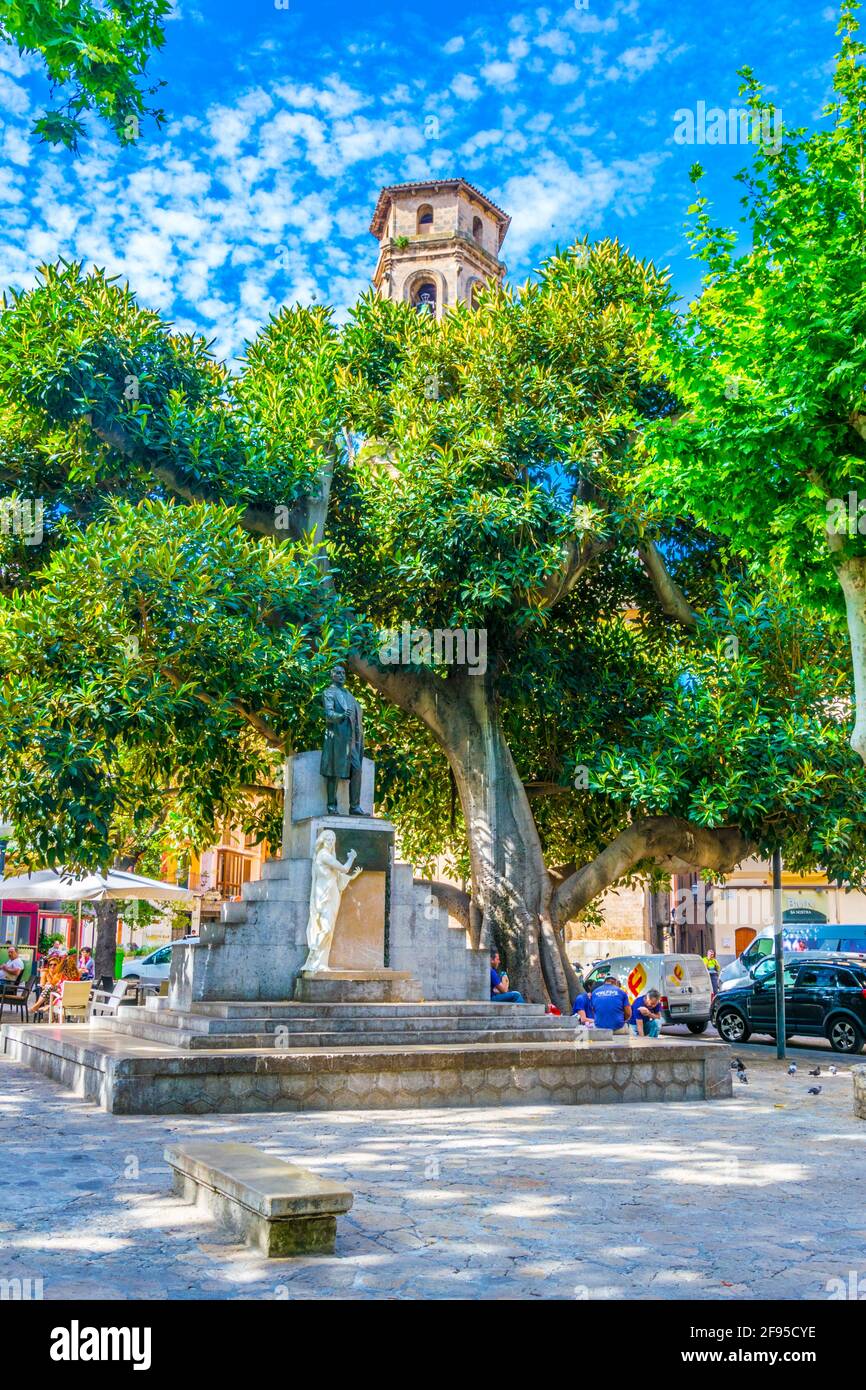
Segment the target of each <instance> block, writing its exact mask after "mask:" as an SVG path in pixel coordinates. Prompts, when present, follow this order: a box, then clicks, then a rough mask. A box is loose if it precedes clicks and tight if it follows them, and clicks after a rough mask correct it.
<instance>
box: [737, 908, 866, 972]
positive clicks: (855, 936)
mask: <svg viewBox="0 0 866 1390" xmlns="http://www.w3.org/2000/svg"><path fill="white" fill-rule="evenodd" d="M774 942H775V938H774V930H773V928H772V927H762V928H761V930H760V931H759V932H758V935H757V936H756V937H754V938H753V940H751V941H750V942H749V944H748V946H747V947H746V949H745V951H743V953H742V955H740V956H738V957H737V959H736V960H732V961H730V962H729V963H728V964H727V965H726V966H724V967H723V969H722V973H721V975H720V976H719V979H720V981H721V983H722V985H725V984H727V982H728V981H729V980H745V979H747V978H748V975H749V972H750V971H751V970H754V968H755V966H756V965H758V964H759V963H760V962H761V961H762V960H766V959H767V957H768V956H771V955H772V954H773V950H774ZM782 948H783V950H784V951H785V952H786V953H787V952H788V951H791V952H792V953H794V954H797V953H802V952H804V951H810V952H812V953H814V952H816V951H817V952H819V953H822V952H824V953H826V952H829V951H833V952H839V953H840V954H842V955H845V956H859V957H860V958H861V959H863V960H864V961H866V927H860V926H845V925H842V926H839V925H836V926H834V925H833V924H832V923H830V922H824V923H819V924H817V925H815V924H808V925H804V924H803V923H799V922H783V923H782Z"/></svg>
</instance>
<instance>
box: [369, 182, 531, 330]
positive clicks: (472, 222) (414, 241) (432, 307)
mask: <svg viewBox="0 0 866 1390" xmlns="http://www.w3.org/2000/svg"><path fill="white" fill-rule="evenodd" d="M510 222H511V218H510V217H508V216H506V214H505V213H504V212H503V211H502V209H501V208H498V207H497V206H496V204H495V203H492V202H491V201H490V199H489V198H487V197H485V195H484V194H483V193H481V192H479V190H478V189H477V188H473V186H472V184H471V183H467V182H466V181H465V179H445V180H442V181H431V182H429V183H396V184H392V185H391V186H390V187H389V188H383V189H382V192H381V193H380V194H379V200H378V202H377V203H376V211H375V212H374V213H373V221H372V222H371V224H370V231H371V232H372V234H373V236H374V237H376V239H377V240H378V242H379V260H378V262H377V265H376V270H375V273H374V275H373V285H374V287H375V289H376V292H377V294H380V295H382V297H383V298H384V299H394V300H401V301H403V302H405V303H407V304H412V305H414V306H415V308H417V309H418V310H419V312H427V313H432V314H435V315H436V317H437V318H441V317H442V315H443V314H444V313H445V312H447V310H448V309H452V308H453V307H454V305H455V304H469V305H471V304H473V303H474V299H475V296H476V295H477V293H478V291H479V290H480V289H481V288H482V287H483V286H485V285H488V284H491V283H493V284H497V285H498V284H500V283H501V281H502V277H503V275H504V274H505V265H504V264H503V262H502V261H501V260H500V259H499V250H500V247H501V246H502V242H503V241H504V239H505V234H506V232H507V231H508V227H509V224H510Z"/></svg>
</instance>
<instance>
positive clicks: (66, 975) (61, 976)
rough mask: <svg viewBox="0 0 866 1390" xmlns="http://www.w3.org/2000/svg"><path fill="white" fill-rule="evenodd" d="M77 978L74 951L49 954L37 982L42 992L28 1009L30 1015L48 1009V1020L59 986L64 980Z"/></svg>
mask: <svg viewBox="0 0 866 1390" xmlns="http://www.w3.org/2000/svg"><path fill="white" fill-rule="evenodd" d="M78 978H79V974H78V966H77V965H76V964H75V953H74V952H73V951H68V952H67V951H66V950H65V949H64V952H63V955H56V956H54V957H51V956H49V958H48V961H47V963H46V966H45V969H44V970H43V972H42V975H41V977H40V980H39V983H40V984H41V985H42V986H43V989H42V993H41V994H40V996H39V998H38V999H37V1000H36V1004H35V1005H34V1007H33V1008H32V1009H31V1010H30V1012H31V1015H34V1016H35V1015H36V1014H38V1013H42V1012H43V1011H44V1010H45V1009H46V1008H47V1010H48V1017H49V1020H50V1018H51V1005H52V1004H53V1003H54V1000H55V999H56V998H57V996H58V994H59V993H60V986H61V985H62V984H63V981H64V980H77V979H78Z"/></svg>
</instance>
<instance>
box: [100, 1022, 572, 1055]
mask: <svg viewBox="0 0 866 1390" xmlns="http://www.w3.org/2000/svg"><path fill="white" fill-rule="evenodd" d="M105 1022H106V1023H108V1024H109V1025H110V1031H111V1032H112V1033H119V1034H122V1035H123V1036H124V1037H127V1038H130V1039H135V1038H139V1039H143V1040H145V1041H148V1042H158V1043H168V1044H170V1045H171V1046H173V1047H180V1048H185V1049H189V1050H190V1051H194V1052H206V1051H211V1052H214V1051H217V1052H222V1051H226V1050H229V1051H238V1052H241V1051H255V1050H263V1049H266V1050H268V1051H270V1052H285V1051H290V1050H291V1051H301V1052H303V1051H313V1050H318V1049H320V1048H334V1047H341V1048H342V1047H346V1048H351V1049H356V1048H359V1047H360V1048H363V1047H394V1048H414V1047H439V1046H449V1045H455V1044H459V1045H462V1046H466V1045H468V1044H473V1043H488V1044H491V1045H493V1046H499V1045H502V1046H504V1045H506V1044H513V1043H537V1042H566V1041H568V1034H565V1033H562V1032H556V1031H555V1030H553V1029H550V1028H533V1027H525V1028H520V1027H516V1026H515V1027H511V1028H495V1029H490V1028H447V1027H437V1028H435V1029H429V1030H425V1031H424V1032H423V1033H419V1032H409V1031H405V1032H404V1031H402V1030H401V1031H399V1032H397V1031H395V1030H394V1029H388V1030H386V1031H381V1032H378V1031H369V1032H364V1033H349V1032H334V1031H332V1030H323V1031H320V1032H297V1033H296V1032H292V1033H288V1034H286V1035H284V1036H283V1035H281V1034H279V1033H274V1032H264V1033H191V1032H189V1031H187V1030H185V1029H182V1028H169V1027H165V1026H164V1025H163V1024H160V1023H133V1022H131V1021H130V1020H128V1019H110V1020H105Z"/></svg>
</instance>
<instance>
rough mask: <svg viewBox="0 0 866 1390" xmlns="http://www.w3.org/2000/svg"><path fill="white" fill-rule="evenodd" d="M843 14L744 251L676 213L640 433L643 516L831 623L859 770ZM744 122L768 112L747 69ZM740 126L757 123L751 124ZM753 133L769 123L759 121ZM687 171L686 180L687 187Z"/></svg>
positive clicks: (864, 576)
mask: <svg viewBox="0 0 866 1390" xmlns="http://www.w3.org/2000/svg"><path fill="white" fill-rule="evenodd" d="M858 8H859V6H858V5H857V4H855V3H854V2H853V0H846V3H845V4H844V5H843V7H842V12H841V19H840V24H839V33H840V34H841V51H840V53H839V55H838V59H837V62H836V68H835V74H834V78H833V92H834V95H833V99H832V101H831V102H830V103H829V104H828V106H827V108H826V110H825V112H824V118H825V119H824V121H823V123H822V124H821V125H820V127H819V128H818V129H817V130H814V131H808V130H805V129H791V130H785V131H784V132H783V134H782V136H781V139H774V140H773V141H772V143H769V142H767V141H763V142H762V141H760V140H758V141H757V143H756V144H755V146H754V149H753V159H752V164H751V168H750V169H748V170H746V171H744V172H743V173H741V174H740V175H739V179H740V182H741V183H742V185H743V197H742V206H743V209H744V215H743V221H744V222H745V224H746V228H747V232H748V237H747V239H746V245H745V247H743V246H742V244H741V243H740V241H739V239H738V236H737V233H736V232H735V231H734V230H732V229H729V228H720V227H717V226H715V225H714V223H713V221H712V218H711V214H710V210H709V206H708V203H707V200H706V198H704V197H698V198H697V200H696V201H695V203H694V204H693V206H692V207H691V209H690V212H691V213H692V214H693V221H692V224H691V227H690V240H691V244H692V247H693V251H694V255H695V256H696V257H697V258H698V259H699V260H700V261H701V262H702V263H703V265H704V267H705V277H704V282H703V289H702V292H701V294H700V295H699V297H698V298H697V299H696V301H695V302H694V303H693V304H692V305H691V306H690V307H689V309H688V311H687V312H686V313H685V314H680V313H679V312H678V310H677V308H676V307H675V306H674V305H673V304H668V305H666V306H665V307H664V309H663V311H662V313H661V314H659V315H657V316H656V318H655V323H654V339H653V352H652V368H650V370H652V369H653V368H655V369H658V370H661V371H662V372H663V373H664V374H665V376H666V379H667V383H668V385H669V386H670V389H671V390H672V392H673V393H674V394H675V396H676V398H677V402H678V404H677V407H676V408H675V409H673V410H672V411H671V412H669V414H668V417H667V418H665V419H660V420H659V421H657V422H656V423H655V424H654V425H653V426H651V427H650V429H649V430H648V431H647V437H646V444H647V450H648V460H647V465H646V468H645V473H644V479H645V483H646V486H647V493H648V496H651V497H652V498H653V499H654V501H655V505H656V507H657V510H658V513H659V515H664V516H672V515H677V514H680V515H683V516H686V517H688V518H689V519H691V520H697V521H698V522H699V523H700V524H701V525H702V526H705V527H707V528H708V529H709V530H710V531H711V532H712V533H713V534H714V535H716V536H720V537H724V538H725V539H726V541H727V542H728V544H729V546H730V547H731V548H732V550H734V551H735V552H736V553H739V554H741V555H744V556H751V557H756V558H758V559H759V560H760V561H761V562H762V563H763V565H764V566H765V569H766V570H767V571H768V572H781V573H784V574H785V575H787V576H788V577H790V579H791V580H792V581H793V582H794V584H795V592H796V594H797V595H798V598H799V602H800V603H801V604H805V605H807V606H812V607H815V608H817V609H818V610H820V611H822V612H823V613H825V614H826V615H828V616H829V617H831V618H833V619H834V620H835V621H837V622H839V623H840V624H841V625H843V631H844V630H845V627H846V626H847V632H848V638H849V641H850V649H851V658H852V666H853V674H854V689H855V696H856V718H855V720H854V723H853V730H852V734H851V743H852V747H853V748H854V749H856V751H857V752H858V753H859V754H860V755H861V757H863V758H864V759H866V163H864V139H866V67H864V64H863V55H864V52H866V48H864V45H863V44H862V43H861V42H859V40H858V39H857V32H858V28H859V26H858V22H857V19H856V12H857V10H858ZM742 75H743V77H744V88H743V91H744V93H745V94H746V96H747V99H748V103H749V106H750V107H751V108H752V110H753V112H754V113H755V115H756V118H757V117H758V116H759V115H760V113H761V112H762V111H764V110H766V106H767V103H766V98H765V94H764V92H763V91H762V89H761V87H760V85H759V83H758V82H757V80H756V79H755V77H754V76H753V74H752V73H751V72H750V71H749V70H748V69H747V70H744V72H743V74H742ZM755 124H756V127H759V126H760V124H761V123H760V120H758V119H756V122H755ZM767 124H769V123H767ZM702 177H703V170H702V169H701V168H700V166H696V167H695V169H694V171H693V178H694V180H695V182H698V183H699V182H700V180H701V178H702Z"/></svg>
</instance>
